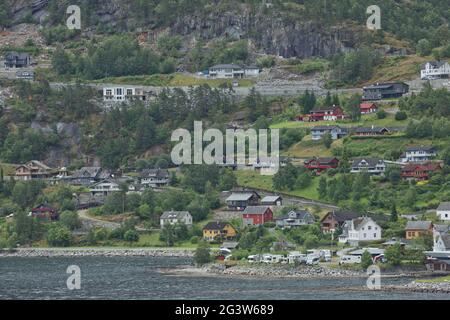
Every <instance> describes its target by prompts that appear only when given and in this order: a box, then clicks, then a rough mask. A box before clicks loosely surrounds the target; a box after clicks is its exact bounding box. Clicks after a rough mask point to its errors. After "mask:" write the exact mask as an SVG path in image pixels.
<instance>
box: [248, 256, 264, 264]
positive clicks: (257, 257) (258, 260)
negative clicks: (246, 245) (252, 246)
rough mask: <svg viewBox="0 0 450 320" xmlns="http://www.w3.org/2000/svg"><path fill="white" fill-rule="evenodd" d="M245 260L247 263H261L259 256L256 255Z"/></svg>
mask: <svg viewBox="0 0 450 320" xmlns="http://www.w3.org/2000/svg"><path fill="white" fill-rule="evenodd" d="M247 260H248V262H249V263H259V262H261V255H259V254H256V255H251V256H248V257H247Z"/></svg>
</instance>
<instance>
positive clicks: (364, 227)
mask: <svg viewBox="0 0 450 320" xmlns="http://www.w3.org/2000/svg"><path fill="white" fill-rule="evenodd" d="M381 231H382V230H381V227H380V226H379V225H378V224H377V223H376V222H375V221H373V220H372V218H369V217H361V218H356V219H353V220H348V221H346V222H345V223H344V226H343V227H342V234H341V235H340V236H339V242H340V243H349V244H352V245H353V244H355V245H357V244H358V242H359V241H376V240H381Z"/></svg>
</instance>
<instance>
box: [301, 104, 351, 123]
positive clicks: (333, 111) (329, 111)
mask: <svg viewBox="0 0 450 320" xmlns="http://www.w3.org/2000/svg"><path fill="white" fill-rule="evenodd" d="M346 118H347V116H346V115H345V114H344V110H343V109H342V108H341V107H339V106H332V107H316V108H314V109H313V110H312V111H311V112H310V113H309V114H308V115H300V116H298V117H297V120H298V121H307V122H314V121H322V120H325V121H336V120H344V119H346Z"/></svg>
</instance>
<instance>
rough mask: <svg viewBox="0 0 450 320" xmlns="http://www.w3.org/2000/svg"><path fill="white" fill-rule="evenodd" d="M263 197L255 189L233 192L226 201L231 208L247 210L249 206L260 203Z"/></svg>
mask: <svg viewBox="0 0 450 320" xmlns="http://www.w3.org/2000/svg"><path fill="white" fill-rule="evenodd" d="M260 199H261V197H260V196H259V194H258V193H256V192H254V191H245V190H243V191H240V192H233V193H232V194H231V195H230V196H229V197H228V198H227V199H226V200H225V202H226V203H227V205H228V209H230V210H238V211H242V210H245V208H246V207H248V206H256V205H258V204H259V201H260Z"/></svg>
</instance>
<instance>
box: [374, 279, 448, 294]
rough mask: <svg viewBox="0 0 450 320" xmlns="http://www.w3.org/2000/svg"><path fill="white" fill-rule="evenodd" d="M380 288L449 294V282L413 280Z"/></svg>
mask: <svg viewBox="0 0 450 320" xmlns="http://www.w3.org/2000/svg"><path fill="white" fill-rule="evenodd" d="M382 289H383V290H385V291H399V292H419V293H448V294H450V282H438V283H423V282H416V281H413V282H410V283H408V284H405V285H403V286H383V287H382Z"/></svg>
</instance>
